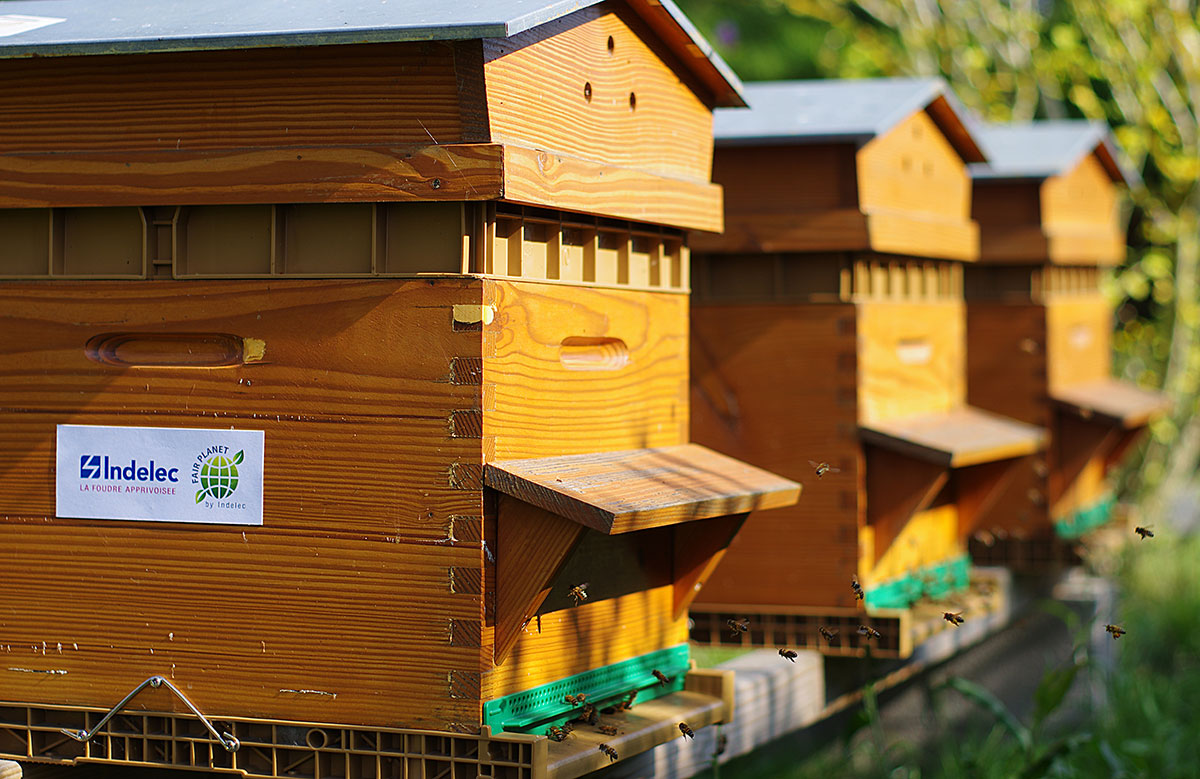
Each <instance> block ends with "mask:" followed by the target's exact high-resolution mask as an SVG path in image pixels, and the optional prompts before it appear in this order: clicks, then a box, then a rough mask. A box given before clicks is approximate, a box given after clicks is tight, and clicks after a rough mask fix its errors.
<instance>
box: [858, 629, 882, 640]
mask: <svg viewBox="0 0 1200 779" xmlns="http://www.w3.org/2000/svg"><path fill="white" fill-rule="evenodd" d="M858 634H859V635H860V636H866V637H867V640H868V641H870V640H871V639H872V638H882V636H880V635H879V631H878V630H876V629H875V628H873V627H871V626H870V625H859V626H858Z"/></svg>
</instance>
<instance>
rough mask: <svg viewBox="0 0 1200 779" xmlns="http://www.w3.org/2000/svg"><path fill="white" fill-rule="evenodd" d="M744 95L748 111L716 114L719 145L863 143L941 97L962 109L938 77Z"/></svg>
mask: <svg viewBox="0 0 1200 779" xmlns="http://www.w3.org/2000/svg"><path fill="white" fill-rule="evenodd" d="M743 94H744V95H745V96H746V101H747V102H748V103H749V104H750V110H749V111H745V110H739V111H717V112H716V115H715V118H714V127H713V130H714V134H715V136H716V139H717V143H719V144H721V145H730V146H732V145H738V144H753V143H778V142H792V143H820V142H828V141H853V142H859V143H865V142H866V141H869V140H871V139H872V138H874V137H875V136H877V135H882V134H884V133H887V132H888V131H889V130H891V129H892V128H893V127H895V126H896V125H897V124H898V123H900V122H901V121H902V120H904V119H905V118H907V117H908V116H909V115H911V114H912V113H913V112H914V111H919V110H920V109H922V108H924V107H925V106H927V105H929V104H930V103H932V102H933V101H934V100H935V99H937V98H938V97H946V98H947V99H949V100H950V101H951V102H952V103H953V104H954V107H955V108H956V109H957V108H958V105H957V100H955V99H954V97H953V94H952V93H951V92H950V90H949V88H948V87H947V86H946V82H944V81H943V80H942V79H940V78H879V79H829V80H825V79H822V80H812V81H760V82H757V83H748V84H745V85H744V91H743ZM960 115H962V116H964V117H965V116H966V114H965V112H961V111H960Z"/></svg>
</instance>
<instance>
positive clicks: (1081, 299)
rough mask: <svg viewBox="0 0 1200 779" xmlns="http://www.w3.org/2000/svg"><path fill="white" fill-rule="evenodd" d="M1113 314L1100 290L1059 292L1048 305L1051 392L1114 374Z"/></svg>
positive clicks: (1047, 345) (1047, 349)
mask: <svg viewBox="0 0 1200 779" xmlns="http://www.w3.org/2000/svg"><path fill="white" fill-rule="evenodd" d="M1112 316H1113V314H1112V307H1111V306H1110V305H1109V303H1108V301H1107V300H1105V299H1104V297H1103V296H1101V295H1100V294H1099V293H1095V294H1090V295H1080V296H1078V297H1076V296H1066V295H1060V296H1056V297H1055V298H1054V299H1052V300H1051V301H1049V302H1048V303H1047V304H1046V378H1047V382H1048V386H1049V389H1050V392H1055V391H1057V389H1058V388H1059V387H1063V386H1067V385H1071V384H1078V383H1080V382H1084V381H1098V380H1101V379H1107V378H1108V377H1109V376H1110V375H1111V366H1112Z"/></svg>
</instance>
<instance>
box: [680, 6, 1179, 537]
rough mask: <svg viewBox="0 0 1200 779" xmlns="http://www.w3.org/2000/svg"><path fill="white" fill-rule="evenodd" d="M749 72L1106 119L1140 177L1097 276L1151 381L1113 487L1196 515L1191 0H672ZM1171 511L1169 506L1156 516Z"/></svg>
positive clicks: (1122, 355) (1144, 378) (1139, 374)
mask: <svg viewBox="0 0 1200 779" xmlns="http://www.w3.org/2000/svg"><path fill="white" fill-rule="evenodd" d="M678 2H679V5H680V6H681V7H682V8H683V10H684V11H685V12H686V13H687V14H688V15H689V16H690V17H691V18H692V20H693V21H694V22H695V23H696V25H697V26H698V27H699V28H700V29H701V30H702V31H703V32H704V33H705V35H706V36H708V38H709V40H710V41H712V42H713V43H714V45H716V47H717V49H718V50H719V51H720V52H721V54H722V56H724V57H725V58H726V59H727V60H728V61H729V63H730V65H732V66H733V68H734V69H735V70H736V71H737V72H738V74H739V75H740V76H741V77H742V78H743V79H744V80H746V81H763V80H775V79H794V78H852V77H873V76H914V75H921V76H929V75H940V76H943V77H944V78H945V79H946V80H947V81H948V82H949V83H950V86H951V87H952V88H953V89H954V91H955V92H956V93H957V94H958V96H959V98H960V99H961V100H962V102H963V103H965V104H966V105H967V106H968V107H969V108H971V109H972V110H974V111H975V112H976V113H977V114H978V115H980V116H981V117H983V118H985V119H987V120H990V121H1025V120H1030V119H1044V118H1085V119H1093V120H1101V121H1105V122H1107V123H1108V124H1109V125H1110V126H1111V127H1112V128H1113V130H1114V133H1115V135H1116V137H1117V140H1118V141H1119V142H1120V144H1121V145H1122V146H1123V147H1124V149H1125V152H1126V153H1127V155H1128V158H1129V163H1130V165H1131V167H1132V168H1134V169H1135V170H1137V171H1138V172H1139V173H1140V174H1141V175H1142V179H1143V183H1142V184H1140V185H1139V186H1136V187H1134V188H1133V190H1132V191H1131V192H1130V193H1129V194H1130V197H1129V204H1128V208H1127V212H1126V218H1127V220H1128V228H1129V229H1128V233H1129V246H1130V249H1129V256H1128V258H1127V260H1126V262H1125V264H1124V265H1123V266H1122V267H1120V268H1119V269H1117V271H1116V273H1114V274H1113V276H1112V277H1111V279H1109V280H1108V282H1107V284H1106V291H1107V294H1109V295H1110V296H1111V297H1112V298H1113V302H1114V303H1115V304H1117V305H1116V309H1115V310H1116V312H1117V318H1116V321H1115V322H1114V328H1115V334H1114V346H1115V348H1116V352H1117V355H1116V367H1117V370H1118V371H1119V372H1120V374H1121V375H1123V376H1125V377H1126V378H1129V379H1132V380H1134V381H1136V382H1138V383H1140V384H1142V385H1145V386H1148V387H1155V388H1157V387H1162V388H1165V389H1166V391H1167V392H1168V393H1169V394H1170V396H1171V398H1172V400H1173V401H1174V411H1173V413H1172V414H1171V415H1169V416H1168V417H1166V418H1164V419H1162V420H1161V421H1159V422H1157V423H1156V424H1155V425H1154V426H1153V428H1152V431H1151V437H1150V440H1149V443H1148V445H1147V446H1146V447H1145V448H1144V450H1143V452H1142V456H1141V458H1140V459H1138V458H1135V459H1133V460H1132V463H1131V466H1130V467H1129V468H1128V470H1127V471H1126V473H1125V474H1124V475H1123V477H1122V480H1121V485H1120V486H1121V489H1122V492H1123V493H1124V495H1125V496H1126V497H1129V496H1131V495H1132V496H1136V497H1138V498H1140V499H1141V500H1142V501H1143V503H1144V506H1145V511H1146V513H1147V514H1149V515H1151V516H1155V517H1165V518H1164V519H1163V521H1164V522H1172V523H1173V524H1176V525H1177V526H1181V529H1188V528H1190V527H1191V526H1192V525H1194V524H1196V522H1197V521H1198V519H1200V510H1198V509H1197V508H1196V506H1197V504H1198V503H1200V500H1197V495H1198V494H1200V491H1198V490H1197V485H1196V471H1197V466H1198V465H1200V421H1195V420H1194V419H1193V417H1194V412H1195V411H1196V408H1197V403H1198V402H1200V343H1197V338H1198V335H1197V328H1198V327H1200V299H1198V294H1197V281H1198V280H1200V278H1198V273H1200V267H1198V266H1200V191H1197V185H1196V181H1197V176H1198V174H1200V122H1198V120H1197V115H1198V109H1200V24H1198V22H1197V5H1198V3H1197V2H1196V0H678ZM1165 515H1169V516H1165Z"/></svg>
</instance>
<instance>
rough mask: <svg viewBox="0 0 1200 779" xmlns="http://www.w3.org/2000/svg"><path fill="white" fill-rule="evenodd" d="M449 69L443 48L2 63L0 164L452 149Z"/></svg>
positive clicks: (456, 136) (455, 114)
mask: <svg viewBox="0 0 1200 779" xmlns="http://www.w3.org/2000/svg"><path fill="white" fill-rule="evenodd" d="M454 64H455V63H454V56H453V44H452V43H451V42H449V41H447V42H445V43H428V42H420V43H386V44H380V43H372V44H365V45H345V46H314V47H291V48H259V49H237V50H230V51H211V52H203V51H199V52H196V51H194V52H171V53H157V54H136V55H113V56H90V57H34V58H18V59H6V60H4V61H3V62H0V85H2V86H0V113H3V115H4V116H5V117H7V118H8V120H9V121H6V122H5V123H4V126H3V127H2V128H0V154H8V153H13V152H16V153H26V152H43V151H54V152H58V153H72V152H86V151H109V152H111V151H133V150H138V151H167V150H177V149H181V150H189V151H191V150H199V149H252V148H270V147H281V146H358V145H377V144H384V145H389V146H409V145H415V144H426V143H429V142H431V141H430V137H431V136H432V137H433V139H434V140H432V143H438V144H441V143H456V142H458V141H460V140H461V134H462V127H461V124H462V121H461V118H460V115H459V114H460V106H459V99H460V96H459V93H458V89H457V80H456V73H455V67H454ZM481 108H482V106H481Z"/></svg>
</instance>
